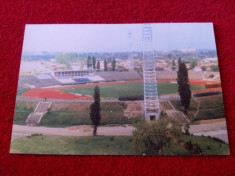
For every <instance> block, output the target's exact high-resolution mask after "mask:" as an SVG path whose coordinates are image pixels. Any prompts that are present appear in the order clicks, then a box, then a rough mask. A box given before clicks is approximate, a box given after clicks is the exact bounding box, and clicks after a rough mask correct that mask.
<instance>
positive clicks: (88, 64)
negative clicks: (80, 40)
mask: <svg viewBox="0 0 235 176" xmlns="http://www.w3.org/2000/svg"><path fill="white" fill-rule="evenodd" d="M91 62H92V60H91V56H88V58H87V68H90V67H91V65H92V63H91Z"/></svg>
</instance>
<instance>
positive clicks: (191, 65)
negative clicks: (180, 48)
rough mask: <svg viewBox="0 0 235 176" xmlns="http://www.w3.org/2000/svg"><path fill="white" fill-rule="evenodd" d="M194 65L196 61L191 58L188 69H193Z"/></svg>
mask: <svg viewBox="0 0 235 176" xmlns="http://www.w3.org/2000/svg"><path fill="white" fill-rule="evenodd" d="M196 65H197V61H196V60H192V62H191V63H190V69H194V68H195V66H196Z"/></svg>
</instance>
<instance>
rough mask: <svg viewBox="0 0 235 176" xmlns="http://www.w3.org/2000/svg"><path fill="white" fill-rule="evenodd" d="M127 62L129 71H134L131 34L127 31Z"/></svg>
mask: <svg viewBox="0 0 235 176" xmlns="http://www.w3.org/2000/svg"><path fill="white" fill-rule="evenodd" d="M128 55H129V56H128V62H129V70H134V61H133V49H132V32H131V30H129V31H128Z"/></svg>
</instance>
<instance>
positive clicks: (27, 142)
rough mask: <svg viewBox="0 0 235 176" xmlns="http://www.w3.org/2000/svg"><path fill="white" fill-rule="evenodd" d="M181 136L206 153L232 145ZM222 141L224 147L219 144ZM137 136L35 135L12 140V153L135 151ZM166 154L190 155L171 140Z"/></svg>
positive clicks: (218, 152)
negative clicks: (196, 144)
mask: <svg viewBox="0 0 235 176" xmlns="http://www.w3.org/2000/svg"><path fill="white" fill-rule="evenodd" d="M181 140H183V141H188V140H192V141H193V143H198V144H199V146H200V147H201V148H202V150H203V153H204V154H205V155H225V154H229V146H228V144H225V143H223V142H220V141H217V140H214V139H211V138H208V137H201V136H185V135H183V136H182V137H181ZM220 144H221V148H220V147H219V145H220ZM135 149H136V148H135V138H134V137H133V136H115V137H113V136H96V137H93V136H89V137H63V136H43V135H33V136H28V137H24V138H19V139H16V140H14V141H12V143H11V149H10V153H26V154H31V153H35V154H81V155H87V154H88V155H89V154H92V155H135V154H136V152H135ZM162 155H190V153H189V152H188V151H187V150H186V149H185V148H184V147H182V146H179V145H178V144H174V143H171V144H170V145H169V147H165V148H164V149H163V152H162Z"/></svg>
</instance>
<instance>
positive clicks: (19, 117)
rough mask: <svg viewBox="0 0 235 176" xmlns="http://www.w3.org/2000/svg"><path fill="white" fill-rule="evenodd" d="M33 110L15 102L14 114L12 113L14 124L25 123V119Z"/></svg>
mask: <svg viewBox="0 0 235 176" xmlns="http://www.w3.org/2000/svg"><path fill="white" fill-rule="evenodd" d="M33 111H34V108H27V107H26V106H23V105H20V104H18V103H17V104H16V106H15V114H14V121H13V123H14V124H19V125H25V121H26V120H27V118H28V116H29V114H30V113H32V112H33Z"/></svg>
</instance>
